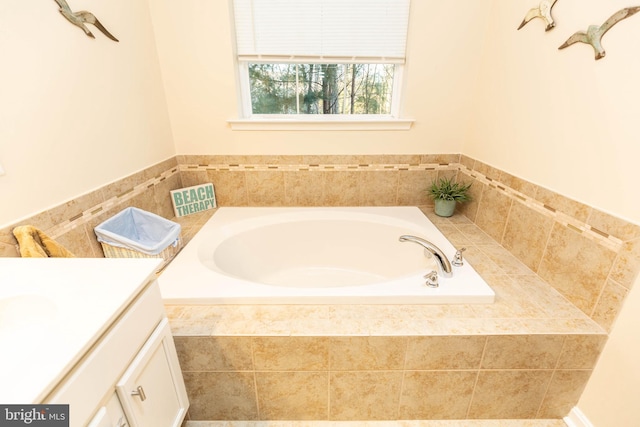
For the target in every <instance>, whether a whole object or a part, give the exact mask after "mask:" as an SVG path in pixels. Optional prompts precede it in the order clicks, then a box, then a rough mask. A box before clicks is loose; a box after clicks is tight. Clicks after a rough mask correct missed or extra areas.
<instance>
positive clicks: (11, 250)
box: [0, 243, 20, 257]
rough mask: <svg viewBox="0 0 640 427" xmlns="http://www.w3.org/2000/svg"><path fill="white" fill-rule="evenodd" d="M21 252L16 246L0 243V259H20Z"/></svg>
mask: <svg viewBox="0 0 640 427" xmlns="http://www.w3.org/2000/svg"><path fill="white" fill-rule="evenodd" d="M19 256H20V252H19V251H18V249H17V248H16V245H7V244H5V243H0V257H19Z"/></svg>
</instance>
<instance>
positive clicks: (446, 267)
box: [400, 235, 453, 277]
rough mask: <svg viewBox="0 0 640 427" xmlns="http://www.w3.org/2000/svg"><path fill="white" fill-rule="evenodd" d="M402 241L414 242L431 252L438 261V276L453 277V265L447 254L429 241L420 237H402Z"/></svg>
mask: <svg viewBox="0 0 640 427" xmlns="http://www.w3.org/2000/svg"><path fill="white" fill-rule="evenodd" d="M400 241H401V242H413V243H417V244H419V245H420V246H422V247H423V248H425V250H427V251H429V252H430V253H431V254H432V255H433V258H434V259H435V260H436V266H437V267H438V274H440V275H441V276H442V277H451V276H453V270H452V269H451V263H450V262H449V260H448V259H447V257H446V256H445V254H444V253H443V252H442V251H441V250H440V248H438V247H437V246H436V245H434V244H433V243H431V242H429V241H428V240H424V239H422V238H420V237H416V236H409V235H403V236H400Z"/></svg>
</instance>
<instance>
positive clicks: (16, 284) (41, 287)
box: [0, 258, 161, 404]
mask: <svg viewBox="0 0 640 427" xmlns="http://www.w3.org/2000/svg"><path fill="white" fill-rule="evenodd" d="M160 263H161V260H160V259H155V258H144V259H131V258H118V259H115V258H0V349H1V350H0V403H2V404H27V403H39V402H41V401H42V399H43V398H44V397H45V396H46V395H47V394H48V393H49V392H50V391H51V390H52V389H53V387H54V386H55V385H56V384H57V383H58V382H59V381H60V380H61V379H62V378H63V377H64V376H65V375H66V374H67V373H68V372H69V371H70V370H71V369H72V368H73V366H74V365H75V364H76V363H77V362H78V361H79V360H80V359H81V357H82V356H83V355H84V354H85V353H86V352H87V350H89V349H90V348H91V347H92V346H93V345H94V344H95V343H96V342H97V341H98V339H99V338H100V337H101V336H102V335H103V334H104V333H105V331H106V330H107V329H108V328H109V326H110V325H111V324H112V323H113V321H114V320H116V319H117V318H118V316H119V315H120V314H121V313H122V312H123V311H124V310H125V309H126V307H127V306H128V305H129V304H130V303H131V302H132V301H133V300H134V299H135V297H136V296H137V295H138V294H139V292H140V291H141V290H143V289H144V288H145V286H146V285H147V283H149V281H150V280H153V279H155V272H156V270H157V268H158V267H159V265H160Z"/></svg>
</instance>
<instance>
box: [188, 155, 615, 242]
mask: <svg viewBox="0 0 640 427" xmlns="http://www.w3.org/2000/svg"><path fill="white" fill-rule="evenodd" d="M178 167H179V169H180V171H181V172H182V171H185V172H206V171H230V172H247V171H249V172H256V171H260V172H265V171H269V172H273V171H282V172H301V171H304V172H306V171H325V172H326V171H329V172H335V171H354V172H367V171H380V172H388V171H425V170H426V171H431V170H438V171H447V170H450V171H459V172H462V173H464V174H465V175H467V176H469V177H471V178H473V179H475V180H477V181H479V182H481V183H483V184H485V185H488V186H490V187H492V188H494V189H496V190H498V191H500V192H502V193H503V194H505V195H507V196H508V197H510V198H511V199H513V200H516V201H517V202H519V203H522V204H524V205H525V206H527V207H528V208H531V209H533V210H535V211H536V212H539V213H541V214H542V215H544V216H546V217H549V218H551V219H553V220H554V221H555V222H557V223H558V224H560V225H562V226H564V227H566V228H569V229H570V230H573V231H575V232H577V233H580V234H582V235H584V236H585V237H586V238H588V239H591V240H593V241H595V242H596V243H598V244H600V245H602V246H604V247H606V248H608V249H611V250H613V251H614V252H616V253H618V252H619V251H620V250H621V248H622V245H623V242H622V240H620V239H618V238H617V237H615V236H612V235H610V234H607V233H604V232H602V231H600V230H597V229H594V228H593V227H591V226H590V225H589V224H587V223H585V222H583V221H579V220H577V219H575V218H573V217H572V216H570V215H567V214H565V213H563V212H561V211H558V210H557V209H554V208H552V207H550V206H547V205H545V204H544V203H542V202H539V201H537V200H535V199H533V198H531V197H529V196H527V195H525V194H523V193H520V192H519V191H517V190H514V189H513V188H511V187H509V186H507V185H505V184H503V183H501V182H499V181H496V180H495V179H492V178H489V177H487V176H485V175H484V174H482V173H480V172H478V171H477V170H472V169H469V168H468V167H467V166H465V165H463V164H462V163H417V164H416V163H379V164H373V163H372V164H359V163H352V164H269V163H247V164H242V163H231V164H218V163H216V164H182V165H178Z"/></svg>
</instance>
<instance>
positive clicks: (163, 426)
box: [116, 318, 188, 427]
mask: <svg viewBox="0 0 640 427" xmlns="http://www.w3.org/2000/svg"><path fill="white" fill-rule="evenodd" d="M116 389H117V391H118V396H119V397H120V401H121V403H122V406H123V407H124V411H125V414H126V415H127V419H128V421H129V424H130V425H131V426H132V427H146V426H149V427H178V426H180V424H181V423H182V420H183V419H184V416H185V414H186V410H187V405H188V403H187V402H188V400H187V394H186V391H185V388H184V384H183V380H182V374H181V373H180V366H179V365H178V356H177V354H176V349H175V346H174V344H173V338H172V336H171V330H170V329H169V322H168V321H167V319H166V318H165V319H163V320H162V321H161V322H160V324H159V325H158V327H157V328H156V330H155V331H154V332H153V334H152V335H151V337H150V338H149V339H148V340H147V343H146V344H145V345H144V347H143V348H142V350H140V352H139V353H138V355H137V356H136V358H135V360H134V361H133V362H132V363H131V365H129V368H128V369H127V371H126V372H125V373H124V375H123V376H122V377H121V378H120V381H119V382H118V383H117V385H116Z"/></svg>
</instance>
